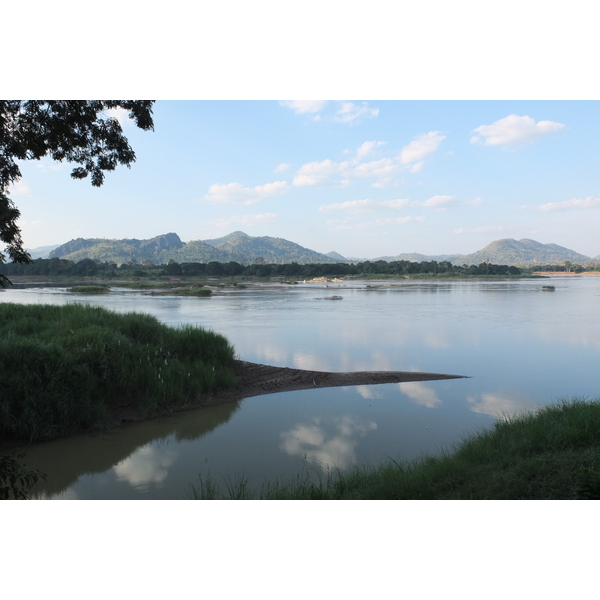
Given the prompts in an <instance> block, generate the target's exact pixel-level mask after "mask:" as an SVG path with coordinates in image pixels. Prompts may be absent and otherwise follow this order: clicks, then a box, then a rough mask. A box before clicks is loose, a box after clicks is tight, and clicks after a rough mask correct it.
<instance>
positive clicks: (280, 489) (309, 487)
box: [190, 399, 600, 500]
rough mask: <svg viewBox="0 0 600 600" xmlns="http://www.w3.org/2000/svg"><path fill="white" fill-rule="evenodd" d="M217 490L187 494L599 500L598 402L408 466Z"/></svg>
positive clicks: (515, 423) (495, 432) (567, 405)
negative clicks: (257, 488) (311, 479)
mask: <svg viewBox="0 0 600 600" xmlns="http://www.w3.org/2000/svg"><path fill="white" fill-rule="evenodd" d="M226 488H227V489H226V490H225V492H224V493H222V492H220V490H219V487H218V485H216V483H215V482H214V481H212V480H208V481H206V480H205V481H201V483H200V485H198V486H191V493H190V496H191V497H192V498H195V499H215V498H221V497H225V498H231V499H246V498H252V497H258V498H261V499H280V500H281V499H283V500H293V499H297V500H357V499H365V500H475V499H497V500H517V499H522V500H534V499H537V500H543V499H548V500H550V499H564V500H574V499H600V400H596V401H594V402H588V401H585V400H582V399H574V400H571V401H562V402H560V403H559V404H557V405H553V406H548V407H545V408H543V409H541V410H539V411H538V412H537V413H534V414H527V415H522V416H518V417H514V418H510V419H507V420H502V421H498V422H497V423H496V424H495V425H494V427H493V428H492V429H490V430H487V431H484V432H483V433H480V434H478V435H475V436H472V437H469V438H467V439H465V440H464V441H463V442H462V443H461V444H459V445H458V446H457V447H456V448H455V449H454V451H453V452H449V453H446V454H444V455H442V456H439V457H423V458H421V459H419V460H416V461H413V462H410V463H400V462H394V461H390V462H388V463H387V464H384V465H381V466H379V467H375V468H360V469H359V468H357V469H355V470H354V471H353V472H350V473H348V474H343V473H336V474H333V475H330V476H329V477H328V478H326V479H324V480H322V481H321V482H319V483H318V484H315V483H311V482H310V481H309V480H308V475H306V476H302V475H299V476H297V477H296V478H295V479H294V480H293V481H292V482H288V483H284V484H282V483H278V482H277V483H273V484H266V485H264V486H263V487H262V489H261V490H260V491H256V490H251V489H250V488H249V487H248V483H247V481H245V480H242V481H238V482H236V483H235V484H233V485H232V484H228V485H227V486H226Z"/></svg>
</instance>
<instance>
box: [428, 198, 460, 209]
mask: <svg viewBox="0 0 600 600" xmlns="http://www.w3.org/2000/svg"><path fill="white" fill-rule="evenodd" d="M455 204H456V199H455V197H454V196H432V197H431V198H429V199H427V200H425V201H424V202H423V206H427V207H428V208H433V209H435V210H447V209H448V208H450V207H451V206H454V205H455Z"/></svg>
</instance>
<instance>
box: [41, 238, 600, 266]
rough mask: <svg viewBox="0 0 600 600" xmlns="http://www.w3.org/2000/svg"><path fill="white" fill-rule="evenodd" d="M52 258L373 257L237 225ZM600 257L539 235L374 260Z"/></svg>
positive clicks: (59, 252) (507, 261)
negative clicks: (220, 233)
mask: <svg viewBox="0 0 600 600" xmlns="http://www.w3.org/2000/svg"><path fill="white" fill-rule="evenodd" d="M49 256H50V258H55V257H56V258H64V259H67V260H72V261H79V260H83V259H84V258H91V259H92V260H98V261H101V262H112V263H116V264H125V263H132V262H133V263H143V262H144V261H147V262H150V263H153V264H165V263H168V262H169V261H175V262H177V263H190V262H199V263H209V262H213V261H214V262H221V263H227V262H230V261H234V262H237V263H240V264H241V265H249V264H252V263H255V262H258V263H267V264H270V263H272V264H289V263H292V262H296V263H299V264H327V263H336V262H362V261H365V260H367V259H364V258H361V259H359V258H357V259H349V258H344V257H343V256H341V255H340V254H338V253H336V252H330V253H329V254H320V253H319V252H315V251H314V250H309V249H308V248H304V247H302V246H300V245H299V244H295V243H294V242H290V241H288V240H285V239H283V238H276V237H267V236H264V237H252V236H249V235H247V234H246V233H243V232H242V231H235V232H233V233H230V234H229V235H226V236H224V237H222V238H217V239H209V240H204V241H202V240H195V241H191V242H188V243H187V244H185V243H184V242H182V241H181V239H180V238H179V236H178V235H177V234H176V233H167V234H164V235H159V236H157V237H154V238H152V239H149V240H136V239H124V240H106V239H82V238H79V239H76V240H71V241H70V242H67V243H66V244H63V245H62V246H59V247H58V248H56V249H55V250H53V251H52V252H51V253H50V255H49ZM599 259H600V257H596V259H591V258H589V257H588V256H584V255H583V254H579V253H577V252H575V251H573V250H569V249H568V248H563V247H562V246H558V245H557V244H541V243H540V242H536V241H535V240H529V239H522V240H513V239H504V240H497V241H495V242H492V243H491V244H488V245H487V246H486V247H485V248H483V249H482V250H479V251H478V252H474V253H473V254H465V255H457V254H454V255H438V256H428V255H425V254H416V253H413V254H399V255H397V256H393V257H392V256H386V257H381V258H378V259H372V260H374V261H378V260H384V261H386V262H394V261H398V260H408V261H412V262H422V261H431V260H435V261H437V262H443V261H447V262H451V263H453V264H455V265H479V264H481V263H485V262H489V263H492V264H497V265H515V266H532V265H549V264H560V263H563V262H565V261H569V262H571V263H577V264H586V263H590V262H598V260H599Z"/></svg>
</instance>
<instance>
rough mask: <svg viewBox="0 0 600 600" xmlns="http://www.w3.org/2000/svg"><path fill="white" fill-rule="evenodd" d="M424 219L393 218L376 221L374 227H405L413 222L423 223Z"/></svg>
mask: <svg viewBox="0 0 600 600" xmlns="http://www.w3.org/2000/svg"><path fill="white" fill-rule="evenodd" d="M424 220H425V217H395V218H391V219H377V220H376V221H375V224H376V225H406V223H412V222H413V221H424Z"/></svg>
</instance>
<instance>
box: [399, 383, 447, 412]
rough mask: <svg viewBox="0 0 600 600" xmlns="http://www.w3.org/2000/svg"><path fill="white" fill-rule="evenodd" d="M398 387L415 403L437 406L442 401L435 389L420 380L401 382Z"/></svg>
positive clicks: (431, 406)
mask: <svg viewBox="0 0 600 600" xmlns="http://www.w3.org/2000/svg"><path fill="white" fill-rule="evenodd" d="M398 387H399V388H400V391H401V392H402V393H403V394H406V395H407V396H408V397H409V398H410V399H411V401H413V402H414V403H415V404H420V405H421V406H426V407H427V408H435V407H436V406H439V405H440V404H441V403H442V401H441V400H440V399H439V398H438V395H437V394H436V393H435V391H434V390H432V389H430V388H428V387H427V386H426V385H425V384H424V383H421V382H420V381H405V382H404V383H399V384H398Z"/></svg>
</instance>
